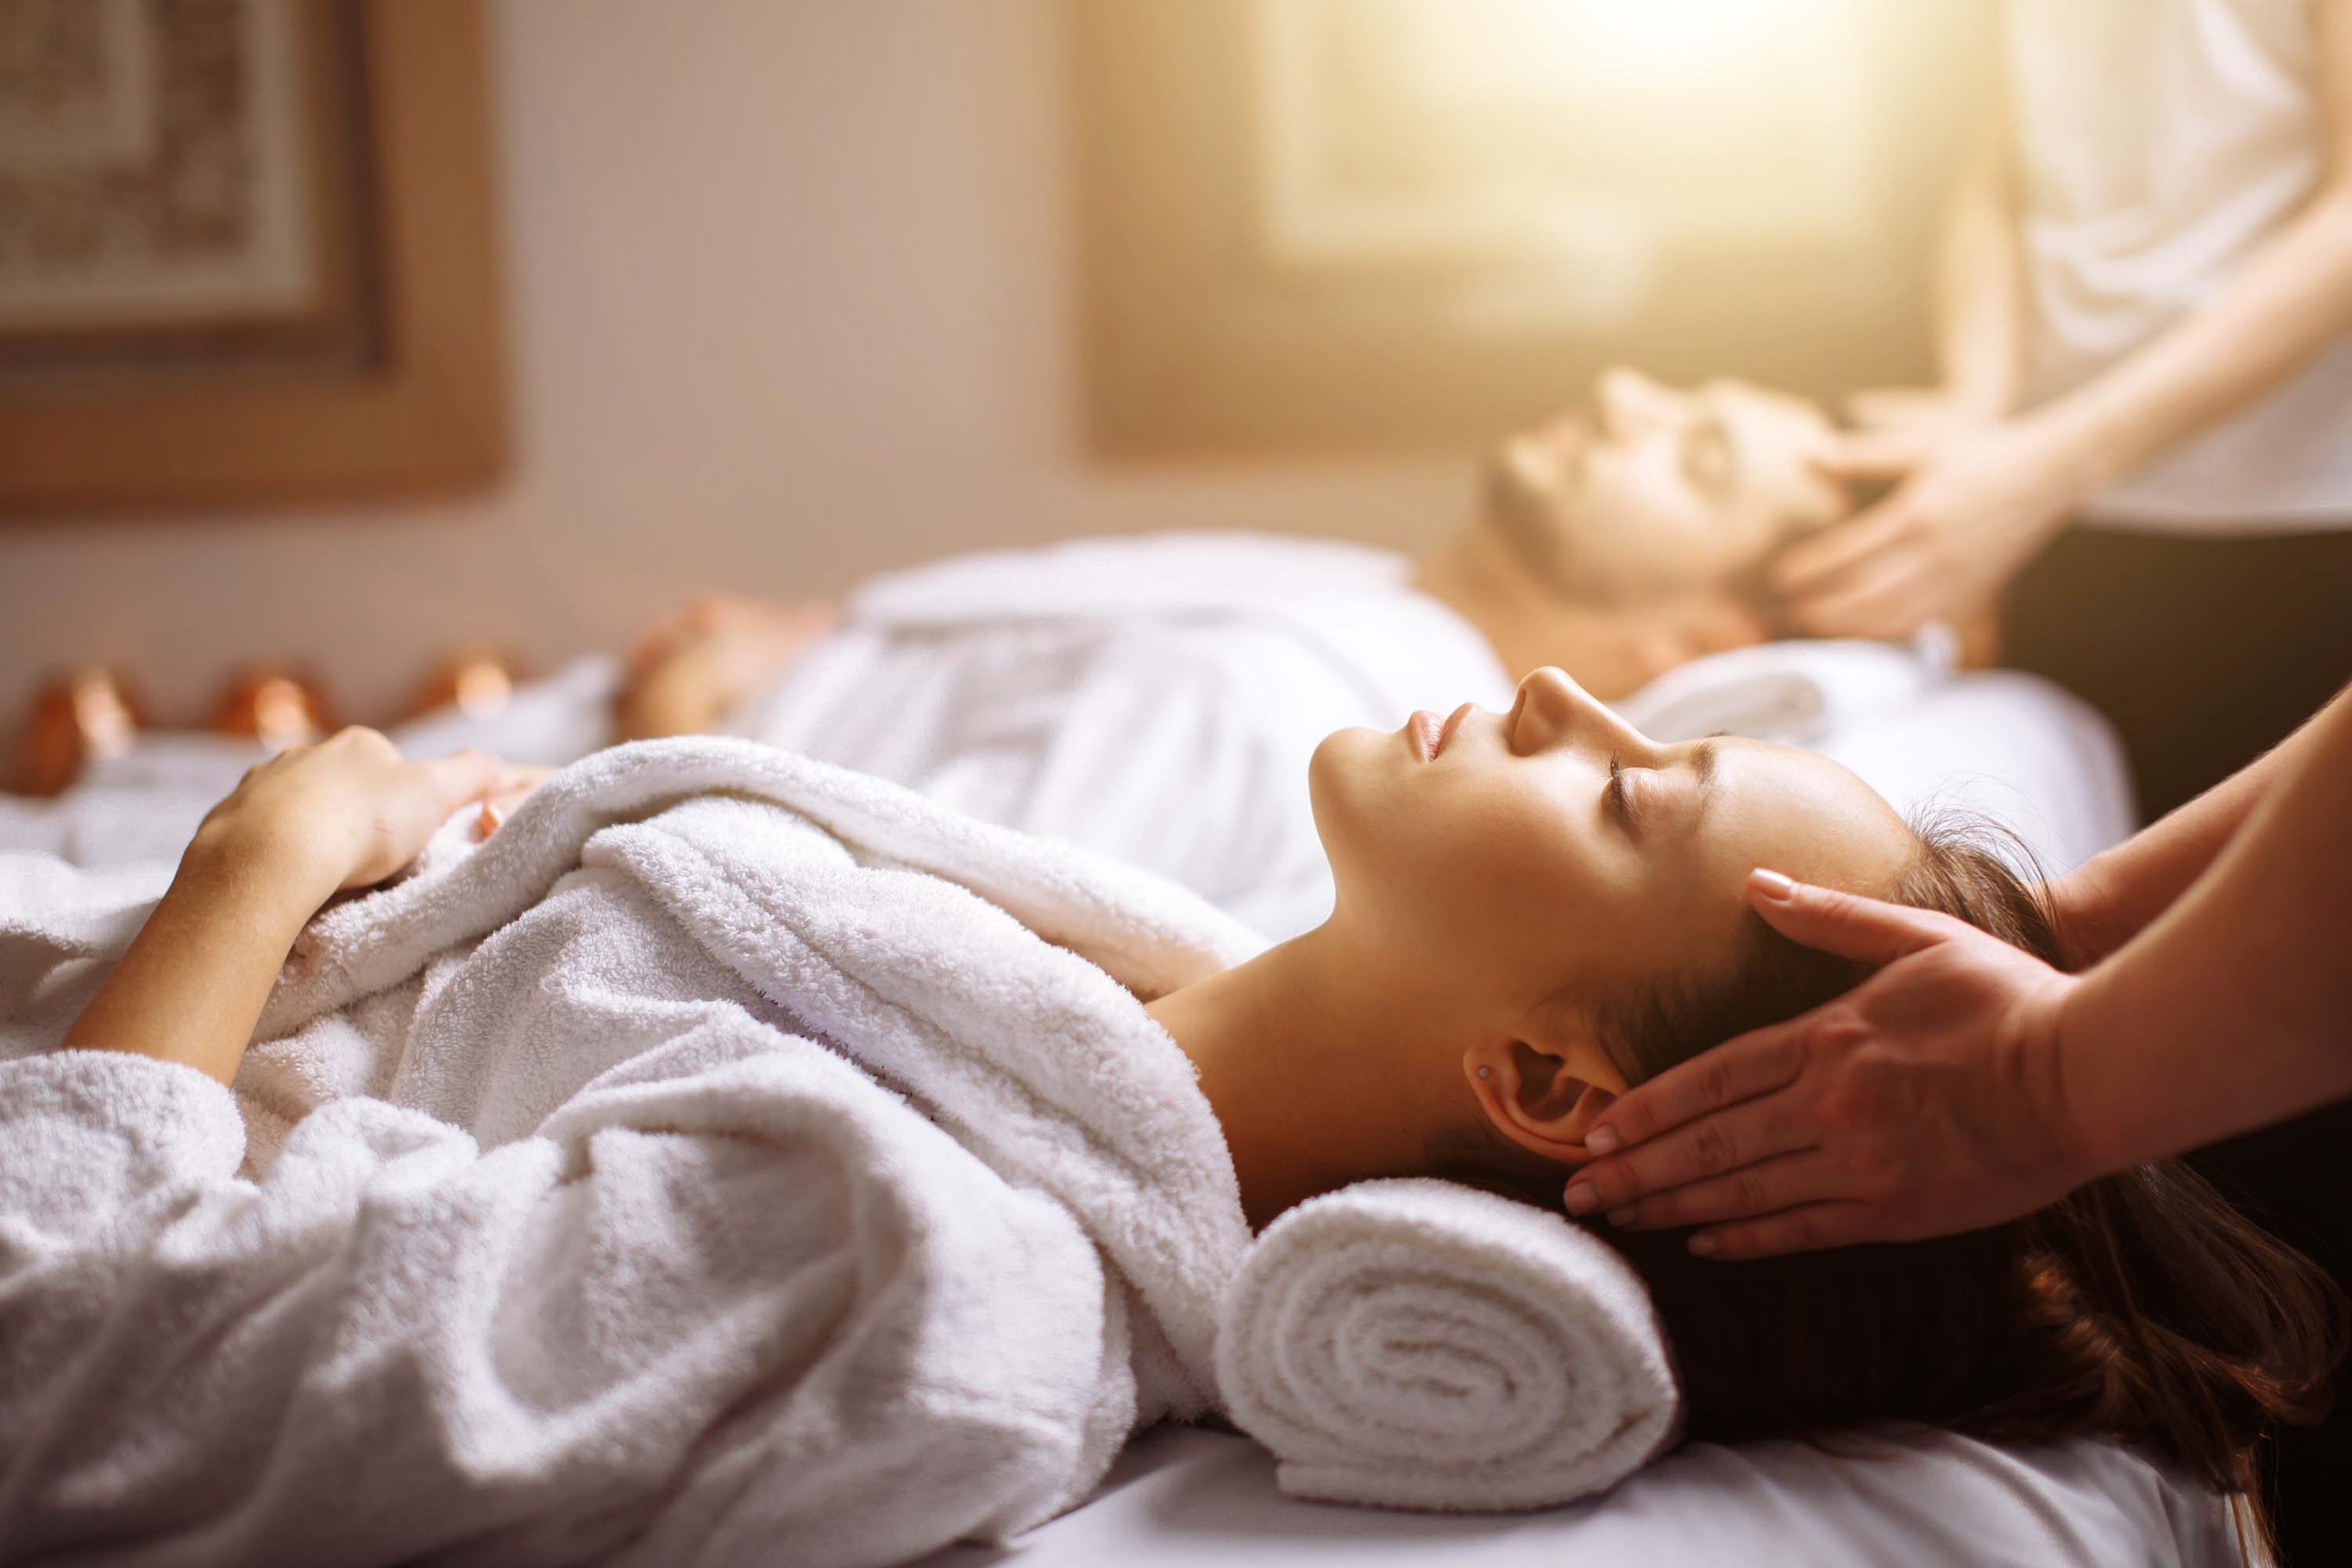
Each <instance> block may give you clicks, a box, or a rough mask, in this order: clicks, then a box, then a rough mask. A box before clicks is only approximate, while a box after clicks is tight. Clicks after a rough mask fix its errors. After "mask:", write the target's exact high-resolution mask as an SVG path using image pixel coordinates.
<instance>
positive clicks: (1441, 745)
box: [1429, 702, 1475, 757]
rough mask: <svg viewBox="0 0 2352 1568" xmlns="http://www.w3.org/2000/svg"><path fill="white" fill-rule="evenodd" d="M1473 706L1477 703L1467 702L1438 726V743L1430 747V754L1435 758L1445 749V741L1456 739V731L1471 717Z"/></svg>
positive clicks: (1449, 714)
mask: <svg viewBox="0 0 2352 1568" xmlns="http://www.w3.org/2000/svg"><path fill="white" fill-rule="evenodd" d="M1473 706H1475V704H1472V703H1468V702H1465V703H1464V704H1463V705H1462V706H1461V707H1459V708H1456V709H1455V710H1454V711H1453V712H1451V713H1448V714H1447V715H1446V716H1445V722H1444V723H1443V724H1441V725H1439V726H1438V730H1437V743H1436V744H1435V745H1433V746H1432V747H1431V748H1430V749H1429V754H1430V755H1431V756H1432V757H1435V756H1436V755H1437V754H1438V753H1439V752H1443V751H1444V750H1445V742H1448V741H1450V740H1452V739H1454V731H1456V730H1459V729H1460V728H1462V721H1463V720H1465V719H1467V718H1468V717H1470V710H1471V708H1472V707H1473Z"/></svg>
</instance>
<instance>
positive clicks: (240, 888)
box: [63, 825, 334, 1083]
mask: <svg viewBox="0 0 2352 1568" xmlns="http://www.w3.org/2000/svg"><path fill="white" fill-rule="evenodd" d="M208 826H209V825H208ZM322 883H323V884H324V885H323V886H322V885H321V884H322ZM333 891H334V880H333V879H332V878H331V877H325V876H323V875H322V874H321V873H320V870H319V869H317V868H316V865H315V863H314V859H313V858H311V857H309V856H306V855H304V854H302V853H300V852H299V850H298V849H297V848H296V847H294V846H292V845H291V844H279V845H273V844H267V843H263V844H256V843H253V842H251V841H249V840H245V841H238V842H235V843H231V842H227V841H226V840H225V839H223V838H221V837H215V836H210V835H208V834H207V833H206V832H205V831H199V833H198V834H197V837H196V840H195V842H194V843H193V844H191V845H190V846H189V847H188V851H187V853H186V854H185V855H184V857H183V858H181V861H180V869H179V873H178V875H176V876H175V877H174V878H173V880H172V886H171V888H170V889H169V890H168V891H166V892H165V893H164V895H163V900H162V901H161V902H159V903H158V904H157V905H156V906H155V910H154V912H153V913H152V914H151V915H149V916H148V918H147V923H146V924H145V925H144V926H142V927H141V928H140V931H139V935H138V936H137V937H136V938H135V939H134V940H133V941H132V942H131V947H130V950H129V951H128V952H125V953H124V954H123V955H122V961H121V963H118V964H117V965H115V969H114V973H112V974H111V975H110V976H109V977H108V978H107V981H106V984H104V985H103V986H101V987H100V990H99V993H98V994H97V995H96V996H94V997H92V998H91V1000H90V1004H89V1006H88V1007H87V1008H85V1009H84V1010H83V1012H82V1015H81V1016H80V1017H79V1018H77V1019H76V1020H75V1021H74V1025H73V1027H72V1028H70V1029H68V1031H67V1032H66V1037H65V1040H64V1041H63V1045H64V1046H65V1047H67V1048H69V1049H78V1050H111V1051H129V1052H131V1053H134V1054H136V1055H140V1056H147V1057H153V1058H157V1059H159V1060H162V1061H176V1062H182V1063H184V1064H186V1065H187V1066H189V1067H193V1068H196V1069H197V1070H198V1071H200V1072H203V1073H205V1074H208V1075H209V1076H211V1077H213V1078H215V1079H219V1080H220V1081H221V1082H223V1083H226V1082H228V1081H229V1080H230V1079H233V1078H235V1077H236V1069H237V1064H238V1062H239V1061H240V1060H241V1059H242V1058H243V1057H244V1054H245V1047H246V1046H247V1042H248V1041H249V1040H250V1039H251V1038H252V1036H253V1028H254V1025H255V1024H256V1023H257V1022H258V1021H259V1019H260V1017H261V1008H262V1004H263V1003H264V1002H266V1001H267V1000H268V996H269V990H270V987H271V985H273V984H275V983H276V981H277V978H278V969H279V967H280V966H281V965H282V964H283V963H284V962H285V959H286V954H287V952H288V950H289V949H290V948H291V947H292V946H293V945H294V939H295V937H296V936H297V935H299V933H300V931H301V930H302V925H303V922H304V921H307V920H309V919H310V916H311V914H312V913H314V912H315V911H316V910H318V908H319V906H320V904H321V903H323V902H324V901H325V900H327V898H328V897H329V896H331V894H332V893H333Z"/></svg>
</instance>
